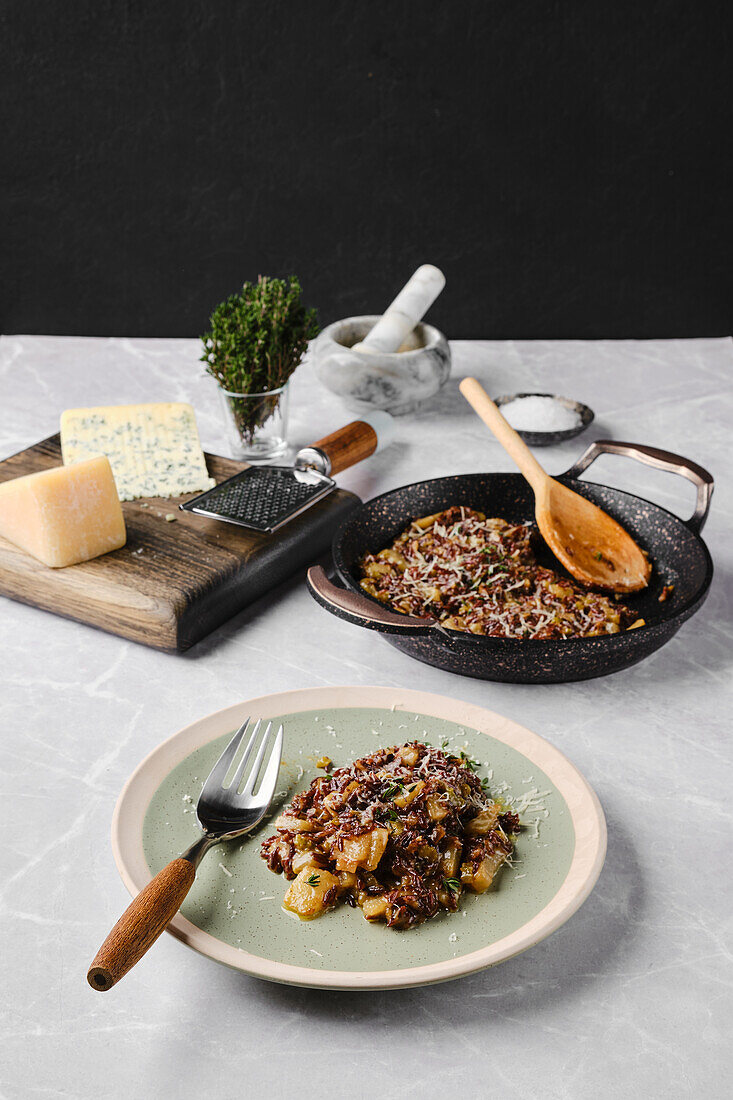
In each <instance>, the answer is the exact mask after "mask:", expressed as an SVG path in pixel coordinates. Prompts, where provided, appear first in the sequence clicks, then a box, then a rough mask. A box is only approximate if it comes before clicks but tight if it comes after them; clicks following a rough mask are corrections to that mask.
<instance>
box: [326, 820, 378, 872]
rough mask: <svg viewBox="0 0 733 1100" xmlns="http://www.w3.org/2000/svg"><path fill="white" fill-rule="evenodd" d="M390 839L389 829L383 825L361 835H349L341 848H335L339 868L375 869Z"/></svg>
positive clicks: (341, 869) (354, 869) (351, 869)
mask: <svg viewBox="0 0 733 1100" xmlns="http://www.w3.org/2000/svg"><path fill="white" fill-rule="evenodd" d="M388 840H389V830H387V829H384V828H381V827H379V828H376V829H372V830H371V832H368V833H362V834H361V836H350V837H347V838H346V839H345V840H344V842H343V845H342V847H341V849H340V850H339V849H338V848H335V849H334V852H333V855H334V856H335V859H336V867H337V869H338V870H339V871H358V869H359V868H360V867H363V868H364V870H366V871H375V870H376V868H377V866H378V865H379V861H380V859H381V858H382V856H383V855H384V849H385V848H386V847H387V841H388Z"/></svg>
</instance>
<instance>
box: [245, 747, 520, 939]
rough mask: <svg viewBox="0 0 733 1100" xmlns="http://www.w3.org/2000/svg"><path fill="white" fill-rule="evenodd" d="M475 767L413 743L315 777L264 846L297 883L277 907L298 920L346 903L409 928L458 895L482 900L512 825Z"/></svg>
mask: <svg viewBox="0 0 733 1100" xmlns="http://www.w3.org/2000/svg"><path fill="white" fill-rule="evenodd" d="M475 767H476V762H475V761H473V760H471V759H470V758H469V757H467V756H466V755H465V753H461V754H459V755H458V756H453V755H451V754H447V753H444V752H442V751H441V750H440V749H434V748H431V747H430V746H429V745H424V744H422V743H421V742H419V741H412V742H410V743H409V744H406V745H401V746H395V747H394V748H391V749H380V750H379V751H378V752H375V753H372V755H371V756H365V757H364V758H363V759H361V760H356V761H355V762H354V763H353V764H352V765H351V767H348V768H338V769H337V770H336V771H334V772H333V774H332V775H324V776H319V777H318V778H317V779H314V780H313V782H312V783H311V785H310V787H309V788H308V790H306V791H303V793H302V794H299V795H296V796H295V798H294V799H293V801H292V802H291V804H290V806H289V807H288V809H287V810H286V811H285V813H283V814H282V815H281V816H280V817H279V818H278V819H277V821H276V823H275V825H276V829H277V832H276V833H275V835H274V836H271V837H269V838H268V839H267V840H266V841H265V842H264V844H263V845H262V858H263V859H264V860H265V861H266V862H267V865H268V866H269V868H270V870H271V871H274V872H276V873H282V874H284V875H285V877H286V878H287V879H292V880H294V881H293V882H292V884H291V886H290V888H289V890H288V892H287V894H286V895H285V900H284V905H285V907H286V908H287V909H290V910H291V911H292V912H294V913H297V915H298V916H299V917H301V918H302V919H304V920H311V919H312V918H313V917H318V916H320V915H321V913H323V912H324V911H325V910H327V909H329V908H332V907H333V906H335V905H337V904H338V903H339V901H345V902H346V903H347V904H348V905H351V906H353V907H355V906H360V907H361V910H362V912H363V914H364V916H365V917H366V919H367V920H370V921H386V923H387V924H388V925H389V926H390V928H398V929H404V928H411V927H412V926H413V925H416V924H420V923H422V922H423V921H426V920H428V919H429V918H430V917H434V916H435V915H436V913H438V912H440V911H441V910H448V911H450V912H455V910H457V909H458V906H459V902H460V898H461V894H462V893H463V891H464V890H471V891H473V892H475V893H478V894H483V893H484V892H485V891H486V890H488V888H489V886H490V885H491V883H492V881H493V879H494V876H495V874H496V872H497V871H498V869H499V867H501V865H502V864H503V863H505V862H506V861H507V860H509V859H510V857H511V854H512V852H513V850H514V834H515V833H517V832H518V831H519V818H518V817H517V815H516V814H514V813H511V812H509V811H508V810H507V809H506V807H504V806H503V805H502V804H501V803H500V802H499V801H496V800H495V799H493V798H491V796H490V795H489V794H488V792H487V791H486V789H485V784H486V780H484V781H483V782H482V781H481V780H480V779H479V778H478V776H477V775H475V774H474V770H473V769H474V768H475Z"/></svg>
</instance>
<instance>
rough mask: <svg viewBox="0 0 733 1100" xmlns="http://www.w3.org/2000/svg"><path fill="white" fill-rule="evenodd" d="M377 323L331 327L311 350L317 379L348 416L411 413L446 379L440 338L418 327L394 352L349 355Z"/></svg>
mask: <svg viewBox="0 0 733 1100" xmlns="http://www.w3.org/2000/svg"><path fill="white" fill-rule="evenodd" d="M377 320H378V317H377V316H376V315H375V316H365V317H347V318H345V319H344V320H343V321H334V323H333V324H332V325H328V327H327V328H325V329H324V330H323V332H322V333H321V334H320V335H319V337H318V338H317V340H316V342H315V345H314V349H313V360H314V366H315V372H316V376H317V377H318V379H319V381H321V382H322V383H323V385H324V386H326V388H327V389H329V390H331V392H332V393H335V394H337V395H338V396H339V397H340V398H341V399H342V400H343V402H344V403H345V405H346V406H347V408H349V409H351V410H352V411H353V412H362V413H363V412H366V411H368V410H370V409H384V410H385V411H386V412H389V413H392V415H393V416H401V415H402V414H404V413H409V412H413V411H414V410H415V409H416V408H418V406H420V405H422V404H423V403H424V402H425V401H427V400H428V399H429V398H431V397H433V395H434V394H436V393H437V392H438V390H439V389H440V387H441V386H442V385H443V384H444V383H445V382H446V380H447V378H448V376H449V374H450V366H451V353H450V348H449V346H448V341H447V340H446V338H445V336H443V334H442V332H439V331H438V329H437V328H433V326H432V325H426V324H423V323H420V324H419V325H417V326H416V327H415V329H414V330H413V332H412V333H411V334H410V336H409V338H408V339H407V340H406V341H405V343H404V344H403V345H402V348H401V349H400V350H399V351H396V352H392V353H386V352H379V351H367V350H363V351H362V350H353V349H352V345H353V344H356V343H358V342H359V341H360V340H363V339H364V337H365V336H366V334H367V333H368V332H369V330H370V329H371V328H372V326H373V325H374V324H375V323H376V322H377Z"/></svg>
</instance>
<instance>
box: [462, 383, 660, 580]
mask: <svg viewBox="0 0 733 1100" xmlns="http://www.w3.org/2000/svg"><path fill="white" fill-rule="evenodd" d="M460 390H461V393H462V394H463V396H464V397H465V398H466V400H467V401H468V403H469V404H470V405H471V406H472V407H473V408H474V409H475V411H476V412H477V413H478V415H479V416H480V417H481V419H482V420H483V421H484V423H485V424H487V425H488V427H489V428H491V430H492V432H493V433H494V435H495V436H496V438H497V439H498V441H499V443H501V445H502V447H503V448H504V450H505V451H506V452H507V454H509V455H510V457H511V458H512V459H513V460H514V461H515V462H516V464H517V466H518V467H519V469H520V470H521V471H522V473H523V474H524V476H525V477H526V479H527V481H528V482H529V484H530V485H531V486H532V490H533V492H534V497H535V519H536V521H537V526H538V527H539V529H540V534H541V535H542V537H543V538H544V540H545V542H546V543H547V545H548V546H549V547H550V549H551V550H552V552H553V554H554V555H555V557H556V558H557V559H558V561H560V562H561V563H562V564H563V565H564V566H565V568H566V569H567V571H568V573H570V575H571V576H573V577H575V579H576V580H578V581H580V582H581V584H587V585H592V586H594V587H596V588H604V589H607V590H608V591H611V592H619V593H628V592H639V591H640V590H641V589H642V588H646V586H647V585H648V583H649V578H650V576H651V571H652V567H651V563H650V561H649V559H648V558H647V556H646V554H645V553H644V552H643V550H641V549H640V548H639V547H638V546H637V545H636V543H635V542H634V540H633V539H632V538H631V536H630V535H628V534H627V533H626V531H624V529H623V527H622V526H621V525H620V524H619V523H617V522H616V520H614V519H611V517H610V516H608V515H606V513H605V512H604V511H602V510H601V509H600V508H599V507H598V506H597V505H595V504H591V502H590V501H589V500H586V499H585V497H582V496H580V495H579V494H578V493H574V492H573V490H572V489H568V487H567V486H566V485H563V484H561V482H559V481H556V480H555V479H554V478H552V477H550V475H549V474H548V473H546V471H545V470H543V469H542V467H541V466H540V464H539V462H538V461H537V459H536V458H535V456H534V455H533V454H532V452H531V451H530V449H529V447H527V445H526V443H525V442H524V441H523V440H522V439H521V438H520V437H519V435H518V434H517V433H516V432H515V431H514V428H512V427H511V425H510V424H509V423H508V422H507V421H506V420H505V419H504V417H503V416H502V414H501V413H500V412H499V410H498V408H497V407H496V405H495V404H494V402H493V401H492V400H491V398H490V397H489V395H488V394H487V393H486V391H485V390H484V388H483V387H482V386H481V385H480V384H479V383H478V382H477V381H476V379H475V378H464V379H463V381H462V382H461V384H460Z"/></svg>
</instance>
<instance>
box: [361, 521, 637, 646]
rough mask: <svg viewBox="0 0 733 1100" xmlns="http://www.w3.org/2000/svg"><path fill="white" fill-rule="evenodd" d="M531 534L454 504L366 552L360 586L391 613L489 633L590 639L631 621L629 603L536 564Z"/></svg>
mask: <svg viewBox="0 0 733 1100" xmlns="http://www.w3.org/2000/svg"><path fill="white" fill-rule="evenodd" d="M533 533H534V529H533V527H532V525H531V524H528V523H509V522H507V521H506V520H504V519H498V518H493V519H487V517H486V516H485V515H484V514H483V513H482V512H477V511H475V510H474V509H472V508H466V507H463V506H454V507H452V508H448V509H447V510H446V511H444V512H439V513H437V514H436V515H433V516H426V517H423V518H420V519H416V520H414V521H413V522H412V523H411V524H410V526H409V527H408V528H407V529H406V530H405V531H404V532H403V533H402V534H401V535H400V536H399V537H398V538H397V539H396V540H395V541H394V542H393V543H392V545H391V546H388V547H386V548H385V549H384V550H380V551H379V553H377V554H367V555H365V557H364V558H362V560H361V562H360V566H361V571H362V579H361V587H362V588H363V590H364V591H365V592H366V593H367V594H368V595H370V596H373V597H375V598H376V599H378V600H379V601H380V602H382V603H385V604H389V605H390V606H391V607H393V608H394V609H395V610H396V611H401V612H403V613H405V614H407V615H416V616H418V617H421V618H434V619H438V620H439V621H440V622H441V623H442V625H443V626H445V627H448V628H449V629H451V630H458V631H468V632H470V633H472V634H483V635H487V636H489V637H498V638H538V639H546V638H589V637H594V636H597V635H605V634H618V633H619V632H620V631H622V630H626V629H628V628H629V627H630V626H631V624H632V623H633V621H634V620H635V619H636V615H635V613H634V612H633V611H631V610H629V608H627V607H624V606H623V605H622V604H620V603H618V602H617V601H616V600H615V599H612V598H610V597H609V596H605V595H602V594H601V593H599V592H595V591H593V590H590V589H586V588H582V587H581V586H580V585H578V584H576V583H575V582H574V581H572V580H569V579H568V578H567V577H563V576H561V575H560V574H559V573H555V572H554V571H553V570H551V569H546V568H544V567H543V566H541V565H540V564H539V563H538V562H537V560H536V558H535V555H534V553H533V550H532V547H531V545H530V541H531V539H532V537H533Z"/></svg>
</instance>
